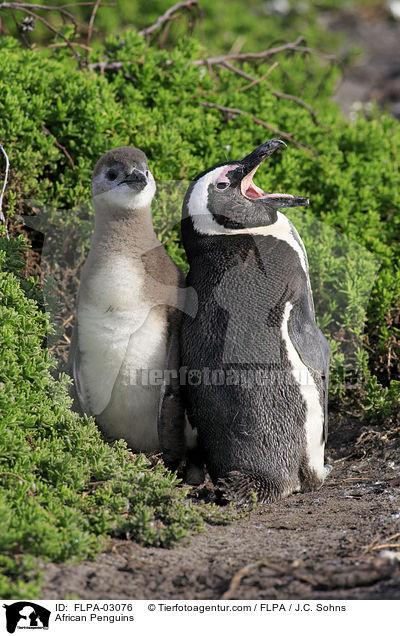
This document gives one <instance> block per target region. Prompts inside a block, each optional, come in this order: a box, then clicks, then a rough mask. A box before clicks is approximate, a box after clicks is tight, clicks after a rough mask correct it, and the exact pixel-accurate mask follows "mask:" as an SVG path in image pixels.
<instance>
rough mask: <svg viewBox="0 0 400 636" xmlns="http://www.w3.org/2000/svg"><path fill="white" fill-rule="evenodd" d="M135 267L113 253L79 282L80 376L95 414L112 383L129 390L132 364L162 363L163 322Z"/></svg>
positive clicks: (142, 366) (107, 400)
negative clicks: (108, 259)
mask: <svg viewBox="0 0 400 636" xmlns="http://www.w3.org/2000/svg"><path fill="white" fill-rule="evenodd" d="M140 267H141V266H140V265H139V264H138V267H136V266H135V265H134V264H133V263H132V262H129V261H128V259H124V258H123V257H115V259H113V260H112V261H111V262H109V263H107V265H106V266H102V267H101V268H99V270H98V271H97V272H96V274H95V275H94V276H93V275H92V276H91V277H90V279H89V281H88V282H87V283H86V284H85V285H83V286H82V291H81V293H80V297H79V306H78V342H79V350H80V360H81V377H82V381H83V383H84V385H85V389H86V392H87V394H88V396H89V401H90V405H91V407H92V411H93V413H94V414H95V415H98V414H99V413H101V412H102V411H103V410H104V409H105V408H106V407H107V406H108V405H109V403H110V400H111V394H112V392H113V390H114V388H115V390H117V388H118V387H119V389H120V391H119V395H120V396H121V391H122V393H126V394H127V395H129V394H130V393H131V388H130V386H131V382H132V378H133V377H134V376H135V375H136V370H141V369H163V368H164V364H165V356H166V323H165V319H164V317H163V315H162V314H160V312H159V311H158V310H155V308H154V302H152V301H150V300H149V299H147V298H146V296H145V293H144V286H143V278H144V272H143V271H141V268H140ZM116 385H118V387H116ZM131 416H132V413H127V417H131Z"/></svg>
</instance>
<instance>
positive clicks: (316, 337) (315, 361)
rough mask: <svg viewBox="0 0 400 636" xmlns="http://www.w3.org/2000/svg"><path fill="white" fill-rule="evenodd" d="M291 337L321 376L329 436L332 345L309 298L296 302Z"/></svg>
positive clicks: (298, 351) (290, 330) (308, 364)
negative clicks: (315, 315)
mask: <svg viewBox="0 0 400 636" xmlns="http://www.w3.org/2000/svg"><path fill="white" fill-rule="evenodd" d="M288 330H289V337H290V340H291V341H292V343H293V346H294V347H295V349H296V351H297V353H298V354H299V356H300V358H301V360H302V362H303V363H304V364H305V365H306V366H307V367H308V368H309V369H310V370H312V371H314V372H316V373H317V374H318V375H319V376H320V378H321V385H322V390H323V410H324V439H325V442H326V440H327V437H328V382H329V362H330V355H331V347H330V344H329V342H328V340H327V339H326V338H325V336H324V335H323V334H322V332H321V331H320V330H319V328H318V326H317V323H316V322H315V318H314V312H313V311H312V308H311V306H310V303H309V298H308V297H304V298H303V299H302V301H300V302H299V303H298V304H296V305H295V306H294V307H293V309H292V311H291V314H290V318H289V323H288Z"/></svg>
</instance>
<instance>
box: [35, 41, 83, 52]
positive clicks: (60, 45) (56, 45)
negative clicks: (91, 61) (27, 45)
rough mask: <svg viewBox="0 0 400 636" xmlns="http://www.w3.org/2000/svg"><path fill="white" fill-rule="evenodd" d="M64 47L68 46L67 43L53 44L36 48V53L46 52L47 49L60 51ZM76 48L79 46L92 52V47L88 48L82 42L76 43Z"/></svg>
mask: <svg viewBox="0 0 400 636" xmlns="http://www.w3.org/2000/svg"><path fill="white" fill-rule="evenodd" d="M63 46H68V44H67V43H66V42H53V43H52V44H46V46H35V51H44V50H45V49H58V48H60V47H63ZM74 46H78V47H79V48H81V49H85V50H87V51H91V50H92V47H90V46H86V44H81V43H80V42H75V43H74Z"/></svg>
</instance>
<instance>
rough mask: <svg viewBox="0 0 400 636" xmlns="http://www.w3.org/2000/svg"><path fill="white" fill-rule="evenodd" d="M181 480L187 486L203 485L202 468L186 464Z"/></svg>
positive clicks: (203, 472)
mask: <svg viewBox="0 0 400 636" xmlns="http://www.w3.org/2000/svg"><path fill="white" fill-rule="evenodd" d="M183 479H184V481H185V482H186V483H187V484H189V486H200V484H203V483H204V480H205V471H204V468H203V466H198V465H196V464H192V463H191V462H188V464H187V466H186V469H185V473H184V478H183Z"/></svg>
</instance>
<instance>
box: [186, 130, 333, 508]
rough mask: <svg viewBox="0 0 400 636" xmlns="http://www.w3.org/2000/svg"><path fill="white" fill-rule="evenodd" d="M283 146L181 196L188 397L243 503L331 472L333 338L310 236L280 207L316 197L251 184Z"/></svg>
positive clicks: (219, 467) (314, 482)
mask: <svg viewBox="0 0 400 636" xmlns="http://www.w3.org/2000/svg"><path fill="white" fill-rule="evenodd" d="M282 146H283V147H284V146H285V144H284V143H283V142H282V141H280V140H278V139H272V140H270V141H267V142H266V143H264V144H262V145H261V146H259V147H258V148H256V149H255V150H254V151H253V152H252V153H251V154H249V155H248V156H246V157H245V158H244V159H241V160H238V161H228V162H226V163H221V164H218V165H216V166H213V167H212V168H210V169H208V170H206V171H204V172H203V173H201V174H200V175H198V176H197V177H196V179H195V180H194V181H193V182H192V183H191V185H190V186H189V189H188V191H187V193H186V195H185V200H184V204H183V219H182V239H183V244H184V247H185V250H186V253H187V256H188V261H189V264H190V271H189V274H188V278H187V284H188V285H191V286H193V288H194V289H195V290H196V292H197V294H198V312H197V314H196V316H195V318H191V317H190V316H188V315H187V314H184V315H183V319H182V328H181V337H180V342H181V359H182V365H183V367H182V368H183V369H187V378H188V381H187V385H186V387H185V405H186V408H187V412H188V417H189V421H190V423H191V424H192V425H193V426H194V427H196V428H197V431H198V440H199V445H200V449H201V451H202V452H203V454H204V457H205V461H206V465H207V468H208V471H209V473H210V476H211V478H212V480H213V482H214V483H215V484H217V486H220V487H221V490H222V491H223V492H225V493H226V495H227V496H228V498H229V497H232V498H234V499H238V500H239V501H246V500H247V499H248V498H249V497H250V491H252V490H253V491H255V492H256V493H257V495H258V497H259V500H260V501H265V502H271V501H274V500H276V499H279V498H280V497H283V496H286V495H289V494H290V493H292V492H295V491H297V490H300V489H302V490H310V489H314V488H317V487H319V486H320V485H321V484H322V482H323V480H324V478H325V474H326V469H325V467H324V444H325V440H326V434H327V394H328V370H329V357H330V347H329V344H328V342H327V340H326V338H325V337H324V336H323V335H322V333H321V331H320V330H319V329H318V327H317V324H316V322H315V315H314V304H313V298H312V293H311V286H310V280H309V274H308V262H307V255H306V251H305V249H304V245H303V243H302V241H301V239H300V237H299V235H298V233H297V231H296V229H295V228H294V226H293V225H292V223H291V222H290V221H289V219H288V218H287V217H286V216H284V215H283V214H282V213H281V212H279V209H280V208H283V207H293V206H298V205H307V204H308V199H307V198H305V197H295V196H292V195H289V194H279V193H266V192H264V191H263V190H261V188H259V187H257V186H256V185H255V184H254V182H253V176H254V174H255V172H256V170H257V168H258V167H259V165H260V164H261V163H262V162H263V161H264V160H265V159H266V157H268V156H269V155H270V154H272V153H273V152H274V151H275V150H276V149H277V148H279V147H281V148H282ZM196 370H200V371H201V373H200V376H199V372H198V371H196ZM206 371H207V373H205V372H206ZM196 373H197V375H196Z"/></svg>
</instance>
